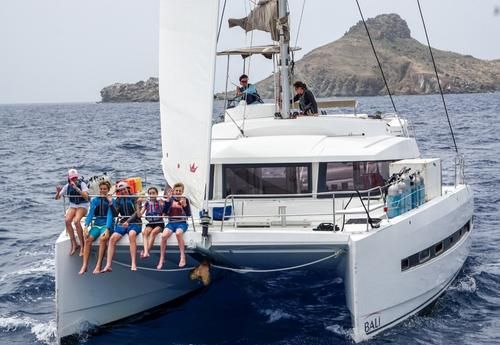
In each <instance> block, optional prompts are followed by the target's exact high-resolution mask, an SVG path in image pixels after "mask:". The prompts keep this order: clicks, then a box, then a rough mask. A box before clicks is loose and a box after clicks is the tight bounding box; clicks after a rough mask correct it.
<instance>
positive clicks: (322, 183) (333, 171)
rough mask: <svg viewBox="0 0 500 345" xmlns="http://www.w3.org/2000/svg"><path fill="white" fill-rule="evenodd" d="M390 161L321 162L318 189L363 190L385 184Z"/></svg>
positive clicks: (326, 190)
mask: <svg viewBox="0 0 500 345" xmlns="http://www.w3.org/2000/svg"><path fill="white" fill-rule="evenodd" d="M390 163H391V161H381V162H338V163H337V162H332V163H320V164H319V176H318V191H319V192H335V191H354V190H359V191H362V190H367V189H370V188H373V187H377V186H383V185H384V183H385V181H386V180H387V179H388V178H389V164H390Z"/></svg>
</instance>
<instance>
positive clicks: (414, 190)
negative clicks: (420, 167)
mask: <svg viewBox="0 0 500 345" xmlns="http://www.w3.org/2000/svg"><path fill="white" fill-rule="evenodd" d="M416 178H417V175H415V174H413V175H411V176H410V193H411V208H412V209H414V208H415V207H417V206H418V205H419V200H418V197H419V191H418V187H417V181H416Z"/></svg>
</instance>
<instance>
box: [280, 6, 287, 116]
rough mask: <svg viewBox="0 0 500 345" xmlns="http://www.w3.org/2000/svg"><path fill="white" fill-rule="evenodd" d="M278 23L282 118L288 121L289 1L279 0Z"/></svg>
mask: <svg viewBox="0 0 500 345" xmlns="http://www.w3.org/2000/svg"><path fill="white" fill-rule="evenodd" d="M282 18H286V22H285V23H282V22H281V19H282ZM278 21H279V24H278V25H279V31H280V61H279V69H280V73H281V116H282V117H283V118H284V119H287V118H289V117H290V79H289V74H288V65H289V63H290V51H289V45H290V40H289V38H288V33H287V32H285V30H288V28H287V27H288V17H287V0H278Z"/></svg>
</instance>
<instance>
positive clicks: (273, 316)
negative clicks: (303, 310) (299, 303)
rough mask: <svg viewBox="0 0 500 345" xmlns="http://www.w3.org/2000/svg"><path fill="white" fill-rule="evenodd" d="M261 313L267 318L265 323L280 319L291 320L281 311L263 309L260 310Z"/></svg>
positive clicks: (288, 315)
mask: <svg viewBox="0 0 500 345" xmlns="http://www.w3.org/2000/svg"><path fill="white" fill-rule="evenodd" d="M262 313H263V314H265V315H267V316H269V319H268V320H267V323H273V322H276V321H278V320H281V319H291V318H292V315H290V314H288V313H286V312H284V311H282V310H272V309H265V310H262Z"/></svg>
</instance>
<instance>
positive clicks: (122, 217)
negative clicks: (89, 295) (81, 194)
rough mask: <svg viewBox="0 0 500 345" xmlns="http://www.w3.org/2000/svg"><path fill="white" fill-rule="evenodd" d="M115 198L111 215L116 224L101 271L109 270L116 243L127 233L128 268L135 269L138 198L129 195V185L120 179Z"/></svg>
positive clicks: (138, 215) (138, 223) (139, 218)
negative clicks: (104, 264)
mask: <svg viewBox="0 0 500 345" xmlns="http://www.w3.org/2000/svg"><path fill="white" fill-rule="evenodd" d="M116 194H117V196H116V199H115V200H114V202H113V206H111V207H112V211H113V215H116V216H117V218H116V219H117V220H116V225H115V229H114V232H113V234H112V235H111V237H110V239H109V246H108V256H107V258H106V267H104V269H103V270H102V271H101V273H103V272H111V271H112V269H111V263H112V262H113V256H114V255H115V249H116V243H117V242H118V241H119V240H120V239H121V238H122V236H124V235H128V240H129V243H130V261H131V264H130V270H132V271H137V262H136V254H137V241H136V240H137V235H138V234H140V233H141V230H142V221H141V216H140V214H138V213H139V210H140V203H141V201H140V199H139V198H137V197H135V196H131V194H130V187H129V185H128V184H127V182H124V181H121V182H120V183H118V185H117V187H116Z"/></svg>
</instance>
